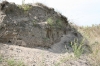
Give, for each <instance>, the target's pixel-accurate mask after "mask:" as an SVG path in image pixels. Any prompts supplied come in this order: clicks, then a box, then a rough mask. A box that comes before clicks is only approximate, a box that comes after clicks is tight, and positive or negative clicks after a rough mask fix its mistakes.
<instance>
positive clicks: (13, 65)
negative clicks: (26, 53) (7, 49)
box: [7, 59, 25, 66]
mask: <svg viewBox="0 0 100 66" xmlns="http://www.w3.org/2000/svg"><path fill="white" fill-rule="evenodd" d="M7 64H8V66H25V65H24V63H23V62H22V61H15V60H14V59H9V60H7Z"/></svg>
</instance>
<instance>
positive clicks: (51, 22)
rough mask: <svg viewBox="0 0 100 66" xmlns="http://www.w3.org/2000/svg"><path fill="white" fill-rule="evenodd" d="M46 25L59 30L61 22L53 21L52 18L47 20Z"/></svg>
mask: <svg viewBox="0 0 100 66" xmlns="http://www.w3.org/2000/svg"><path fill="white" fill-rule="evenodd" d="M47 24H48V25H50V26H51V27H55V28H61V27H62V21H61V20H60V19H58V20H53V18H52V17H50V18H48V19H47Z"/></svg>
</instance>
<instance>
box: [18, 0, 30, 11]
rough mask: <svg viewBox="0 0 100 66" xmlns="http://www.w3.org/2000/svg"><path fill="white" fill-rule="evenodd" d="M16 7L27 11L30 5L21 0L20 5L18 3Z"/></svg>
mask: <svg viewBox="0 0 100 66" xmlns="http://www.w3.org/2000/svg"><path fill="white" fill-rule="evenodd" d="M18 7H19V8H20V9H23V10H24V11H25V12H27V11H28V10H30V9H31V8H32V6H31V5H29V4H25V0H22V5H19V6H18Z"/></svg>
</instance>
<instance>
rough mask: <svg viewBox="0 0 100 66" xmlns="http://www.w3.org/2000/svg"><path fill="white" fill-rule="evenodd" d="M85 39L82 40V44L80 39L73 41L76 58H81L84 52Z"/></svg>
mask: <svg viewBox="0 0 100 66" xmlns="http://www.w3.org/2000/svg"><path fill="white" fill-rule="evenodd" d="M83 41H84V40H82V41H81V42H80V44H78V40H77V41H75V40H74V43H72V42H71V46H72V49H73V52H74V55H75V57H76V58H79V57H80V56H81V55H82V53H83V48H82V47H83Z"/></svg>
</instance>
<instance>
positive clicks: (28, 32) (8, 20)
mask: <svg viewBox="0 0 100 66" xmlns="http://www.w3.org/2000/svg"><path fill="white" fill-rule="evenodd" d="M69 34H73V35H74V36H75V37H74V38H80V37H82V36H81V35H80V34H79V33H78V32H77V31H76V30H75V29H74V28H72V27H71V26H70V25H69V24H68V20H67V18H66V17H65V16H63V15H61V14H60V13H58V12H55V11H54V9H53V8H49V7H47V6H45V5H43V4H41V3H36V4H32V5H23V6H19V5H16V4H14V3H9V2H6V1H5V2H3V3H1V4H0V42H2V43H4V42H5V43H13V44H17V45H22V46H27V47H37V46H42V47H50V46H51V45H53V44H55V43H57V42H60V39H61V36H63V35H69ZM73 35H72V36H73ZM72 38H73V37H72ZM68 40H69V39H68ZM23 42H24V44H23Z"/></svg>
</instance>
